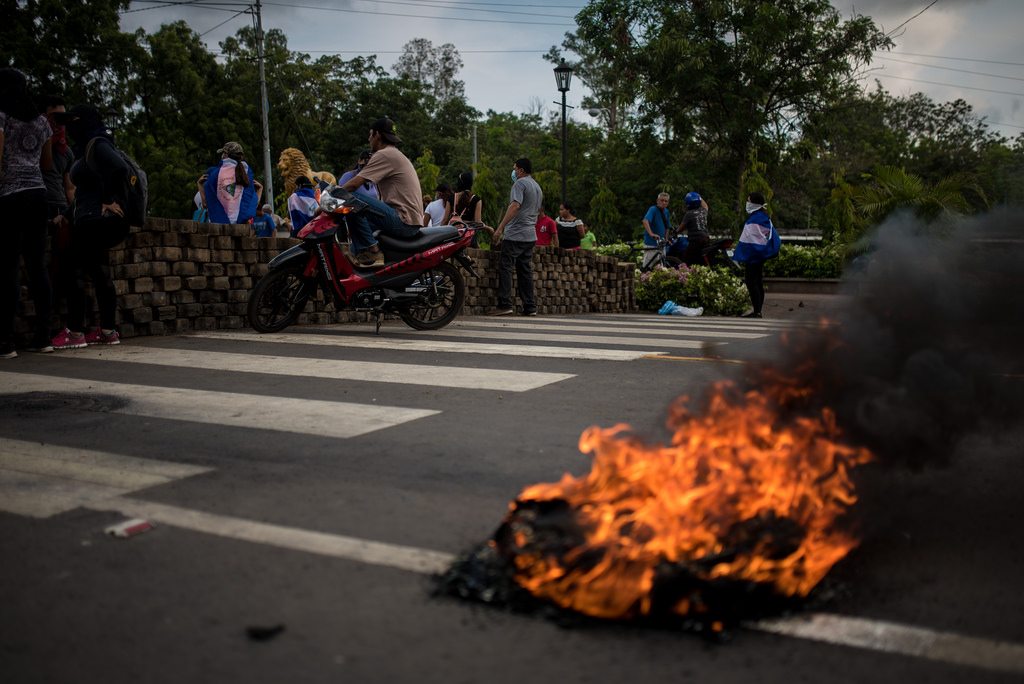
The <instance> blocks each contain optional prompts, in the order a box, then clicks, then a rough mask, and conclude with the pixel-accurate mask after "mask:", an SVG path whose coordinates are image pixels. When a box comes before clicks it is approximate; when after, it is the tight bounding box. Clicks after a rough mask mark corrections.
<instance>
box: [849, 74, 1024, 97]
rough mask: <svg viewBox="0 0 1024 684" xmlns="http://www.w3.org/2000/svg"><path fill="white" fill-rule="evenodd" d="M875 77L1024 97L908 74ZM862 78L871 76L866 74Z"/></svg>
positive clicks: (1018, 95)
mask: <svg viewBox="0 0 1024 684" xmlns="http://www.w3.org/2000/svg"><path fill="white" fill-rule="evenodd" d="M873 77H879V78H895V79H898V80H900V81H913V82H914V83H927V84H928V85H936V86H943V87H945V88H956V89H959V90H980V91H981V92H983V93H996V94H997V95H1012V96H1014V97H1024V93H1008V92H1006V91H1005V90H989V89H988V88H975V87H973V86H965V85H956V84H953V83H939V82H937V81H923V80H921V79H919V78H907V77H906V76H893V75H891V74H880V73H876V74H873ZM862 78H869V77H868V76H864V77H862Z"/></svg>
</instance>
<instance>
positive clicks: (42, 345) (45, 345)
mask: <svg viewBox="0 0 1024 684" xmlns="http://www.w3.org/2000/svg"><path fill="white" fill-rule="evenodd" d="M25 351H30V352H36V353H37V354H52V353H53V345H52V344H50V338H48V337H37V338H35V339H33V340H32V342H31V343H30V344H29V345H28V346H27V347H25Z"/></svg>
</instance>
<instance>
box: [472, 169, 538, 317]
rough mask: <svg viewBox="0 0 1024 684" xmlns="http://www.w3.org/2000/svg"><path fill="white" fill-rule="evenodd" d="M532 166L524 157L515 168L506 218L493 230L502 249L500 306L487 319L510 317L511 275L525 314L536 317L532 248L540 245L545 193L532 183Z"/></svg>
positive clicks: (499, 290)
mask: <svg viewBox="0 0 1024 684" xmlns="http://www.w3.org/2000/svg"><path fill="white" fill-rule="evenodd" d="M532 173H533V164H532V163H531V162H530V160H529V159H527V158H526V157H523V158H522V159H517V160H516V163H515V164H514V165H513V166H512V180H513V181H514V182H513V183H512V190H511V191H510V193H509V200H510V201H509V205H508V209H506V210H505V216H504V218H502V219H501V223H499V224H498V227H497V229H495V231H494V241H495V242H496V243H498V244H499V248H500V250H501V252H500V254H499V256H498V305H497V306H496V307H494V308H493V309H489V310H488V311H487V312H486V313H487V315H488V316H508V315H510V314H513V313H515V308H514V307H513V306H512V272H513V271H515V275H516V290H517V291H518V292H519V299H521V300H522V302H523V310H522V312H521V313H522V315H524V316H536V315H537V300H536V299H535V297H534V293H533V246H534V245H535V244H537V228H536V226H537V215H538V214H539V213H540V208H541V206H543V204H544V192H543V191H542V190H541V189H540V186H539V185H537V181H535V180H533V178H532V177H531V174H532Z"/></svg>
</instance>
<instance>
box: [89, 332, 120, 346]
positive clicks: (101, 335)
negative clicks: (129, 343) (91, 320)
mask: <svg viewBox="0 0 1024 684" xmlns="http://www.w3.org/2000/svg"><path fill="white" fill-rule="evenodd" d="M85 343H86V344H121V338H120V337H118V336H117V331H116V330H113V331H111V333H110V334H109V335H108V334H107V333H105V332H103V331H102V330H94V331H92V332H91V333H89V334H88V335H86V336H85Z"/></svg>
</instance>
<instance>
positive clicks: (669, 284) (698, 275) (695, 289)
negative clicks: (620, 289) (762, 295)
mask: <svg viewBox="0 0 1024 684" xmlns="http://www.w3.org/2000/svg"><path fill="white" fill-rule="evenodd" d="M668 300H672V301H673V302H675V303H676V304H681V305H682V306H687V307H698V306H702V307H704V313H705V315H708V316H738V315H740V314H741V313H743V312H744V311H745V310H746V309H747V308H748V305H749V299H748V296H747V288H746V287H745V286H744V285H743V281H741V280H740V279H739V278H737V277H736V276H734V275H733V274H732V273H730V272H729V271H728V270H726V269H715V268H708V267H707V266H694V267H692V268H688V267H687V266H685V265H684V266H680V267H679V268H664V269H662V268H659V269H655V270H653V271H650V272H648V273H640V272H639V271H637V273H636V303H637V306H639V307H640V308H641V309H644V310H647V311H657V310H658V309H660V308H661V306H662V305H663V304H664V303H665V302H666V301H668Z"/></svg>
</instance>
